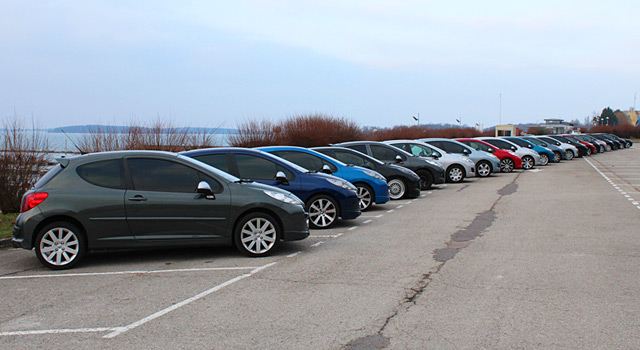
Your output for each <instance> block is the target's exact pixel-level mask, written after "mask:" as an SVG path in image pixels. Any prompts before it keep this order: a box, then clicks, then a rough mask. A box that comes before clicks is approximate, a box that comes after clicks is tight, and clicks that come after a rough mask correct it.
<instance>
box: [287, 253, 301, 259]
mask: <svg viewBox="0 0 640 350" xmlns="http://www.w3.org/2000/svg"><path fill="white" fill-rule="evenodd" d="M298 254H300V252H295V253H293V254H289V255H287V258H293V257H294V256H296V255H298Z"/></svg>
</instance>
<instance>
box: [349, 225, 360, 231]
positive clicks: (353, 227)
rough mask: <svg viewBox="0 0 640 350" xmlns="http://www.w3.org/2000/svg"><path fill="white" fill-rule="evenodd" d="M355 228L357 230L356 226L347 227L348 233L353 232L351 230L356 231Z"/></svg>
mask: <svg viewBox="0 0 640 350" xmlns="http://www.w3.org/2000/svg"><path fill="white" fill-rule="evenodd" d="M357 228H358V226H351V227H349V228H348V229H347V230H349V231H353V230H355V229H357Z"/></svg>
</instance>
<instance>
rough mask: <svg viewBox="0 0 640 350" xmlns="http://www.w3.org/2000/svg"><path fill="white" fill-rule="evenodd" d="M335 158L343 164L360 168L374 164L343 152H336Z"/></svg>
mask: <svg viewBox="0 0 640 350" xmlns="http://www.w3.org/2000/svg"><path fill="white" fill-rule="evenodd" d="M335 158H336V159H337V160H339V161H341V162H344V163H346V164H353V165H358V166H367V165H369V166H372V165H373V164H371V162H369V161H368V160H366V159H364V158H362V157H358V156H357V155H355V154H353V153H349V152H341V151H336V152H335Z"/></svg>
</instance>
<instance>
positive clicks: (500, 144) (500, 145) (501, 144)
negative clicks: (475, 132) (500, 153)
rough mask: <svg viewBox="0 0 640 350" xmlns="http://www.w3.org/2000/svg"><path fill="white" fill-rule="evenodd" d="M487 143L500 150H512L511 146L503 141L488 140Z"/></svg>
mask: <svg viewBox="0 0 640 350" xmlns="http://www.w3.org/2000/svg"><path fill="white" fill-rule="evenodd" d="M486 142H487V143H490V144H492V145H494V146H496V147H498V148H501V149H506V150H510V149H511V145H510V144H508V143H506V142H504V141H502V140H486Z"/></svg>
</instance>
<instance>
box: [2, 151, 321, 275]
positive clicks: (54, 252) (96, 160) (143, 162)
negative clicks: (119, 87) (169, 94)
mask: <svg viewBox="0 0 640 350" xmlns="http://www.w3.org/2000/svg"><path fill="white" fill-rule="evenodd" d="M307 219H308V216H307V214H306V212H305V209H304V203H303V202H302V201H301V200H300V199H299V198H298V197H296V196H294V195H293V194H291V193H290V192H287V191H284V190H281V189H278V188H276V187H273V186H267V185H263V184H259V183H256V182H246V181H243V180H240V179H238V178H236V177H234V176H231V175H229V174H226V173H224V172H222V171H219V170H217V169H215V168H213V167H210V166H208V165H206V164H204V163H202V162H199V161H197V160H194V159H192V158H189V157H185V156H180V155H176V154H173V153H168V152H153V151H120V152H105V153H94V154H88V155H82V156H76V157H72V158H62V159H59V164H58V165H56V166H54V167H53V168H52V169H51V170H50V171H49V172H47V174H46V175H45V176H43V177H42V178H41V179H40V180H39V181H38V182H37V183H36V185H35V187H34V188H33V189H32V190H30V191H28V192H26V193H25V195H24V196H23V198H22V209H21V213H20V215H19V216H18V218H17V219H16V225H15V227H14V230H13V236H14V238H13V240H12V243H13V246H14V247H16V248H24V249H29V250H30V249H32V248H35V252H36V256H37V257H38V259H39V260H40V262H41V263H42V264H43V265H45V266H47V267H49V268H52V269H66V268H70V267H72V266H74V265H75V264H76V263H78V261H80V259H81V258H82V257H83V255H84V254H85V253H86V252H87V251H89V250H92V249H107V248H141V247H178V246H201V245H213V244H235V246H236V247H237V248H238V249H239V250H240V251H241V252H242V253H244V254H246V255H249V256H264V255H267V254H269V253H270V252H271V251H273V249H274V248H275V247H276V246H277V245H278V243H279V241H281V240H284V241H291V240H300V239H304V238H306V237H307V236H309V228H308V224H307Z"/></svg>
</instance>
